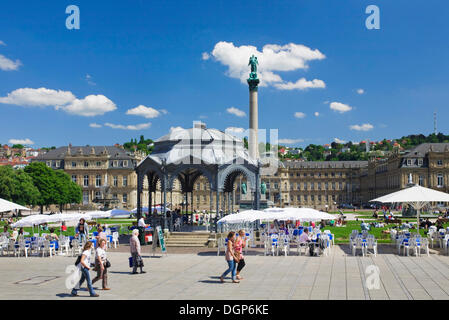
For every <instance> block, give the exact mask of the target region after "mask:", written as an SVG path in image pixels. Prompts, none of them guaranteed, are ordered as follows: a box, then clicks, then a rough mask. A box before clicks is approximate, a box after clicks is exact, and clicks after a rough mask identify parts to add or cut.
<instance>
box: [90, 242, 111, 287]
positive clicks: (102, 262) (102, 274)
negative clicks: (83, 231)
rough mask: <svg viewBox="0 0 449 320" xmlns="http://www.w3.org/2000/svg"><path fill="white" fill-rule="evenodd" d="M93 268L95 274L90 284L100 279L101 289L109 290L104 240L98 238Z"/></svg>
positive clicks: (107, 263)
mask: <svg viewBox="0 0 449 320" xmlns="http://www.w3.org/2000/svg"><path fill="white" fill-rule="evenodd" d="M95 252H96V255H95V269H96V270H97V276H96V277H95V278H94V279H93V280H92V284H94V283H95V282H97V281H98V280H100V279H101V280H102V286H103V290H111V289H110V288H108V268H109V262H108V259H107V256H106V240H105V239H103V238H100V239H99V240H98V248H97V249H96V250H95Z"/></svg>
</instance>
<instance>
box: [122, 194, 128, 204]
mask: <svg viewBox="0 0 449 320" xmlns="http://www.w3.org/2000/svg"><path fill="white" fill-rule="evenodd" d="M123 202H125V203H126V202H128V194H127V193H124V194H123Z"/></svg>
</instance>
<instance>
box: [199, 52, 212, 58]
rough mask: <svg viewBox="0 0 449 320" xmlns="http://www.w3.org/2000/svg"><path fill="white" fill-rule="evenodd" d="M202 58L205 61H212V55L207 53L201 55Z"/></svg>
mask: <svg viewBox="0 0 449 320" xmlns="http://www.w3.org/2000/svg"><path fill="white" fill-rule="evenodd" d="M201 58H202V59H203V60H209V59H210V54H209V53H207V52H203V54H202V55H201Z"/></svg>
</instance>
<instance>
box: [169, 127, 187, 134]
mask: <svg viewBox="0 0 449 320" xmlns="http://www.w3.org/2000/svg"><path fill="white" fill-rule="evenodd" d="M177 130H185V129H184V128H183V127H170V133H172V132H173V131H177Z"/></svg>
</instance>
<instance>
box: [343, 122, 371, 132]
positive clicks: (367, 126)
mask: <svg viewBox="0 0 449 320" xmlns="http://www.w3.org/2000/svg"><path fill="white" fill-rule="evenodd" d="M349 128H350V129H351V130H356V131H370V130H372V129H373V128H374V126H373V125H372V124H369V123H364V124H362V125H358V124H355V125H352V126H350V127H349Z"/></svg>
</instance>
